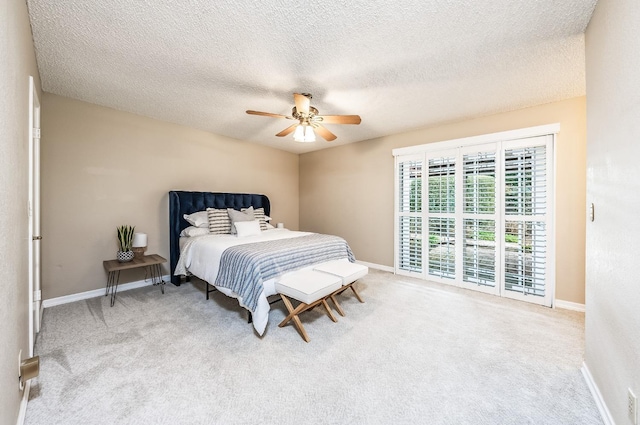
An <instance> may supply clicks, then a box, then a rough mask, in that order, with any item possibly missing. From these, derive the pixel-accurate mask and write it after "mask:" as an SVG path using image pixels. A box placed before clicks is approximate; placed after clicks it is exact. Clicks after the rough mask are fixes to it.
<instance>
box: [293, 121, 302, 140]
mask: <svg viewBox="0 0 640 425" xmlns="http://www.w3.org/2000/svg"><path fill="white" fill-rule="evenodd" d="M293 140H295V141H296V142H304V127H303V126H301V125H299V126H297V127H296V131H295V132H294V133H293Z"/></svg>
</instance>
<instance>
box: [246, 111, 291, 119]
mask: <svg viewBox="0 0 640 425" xmlns="http://www.w3.org/2000/svg"><path fill="white" fill-rule="evenodd" d="M247 114H249V115H262V116H264V117H273V118H290V117H288V116H286V115H280V114H272V113H271V112H260V111H247Z"/></svg>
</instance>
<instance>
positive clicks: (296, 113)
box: [247, 93, 361, 142]
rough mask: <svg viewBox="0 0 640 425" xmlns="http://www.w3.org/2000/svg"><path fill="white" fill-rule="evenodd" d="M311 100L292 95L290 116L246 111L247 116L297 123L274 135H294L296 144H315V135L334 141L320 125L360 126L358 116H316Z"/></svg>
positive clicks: (302, 94)
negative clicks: (293, 104)
mask: <svg viewBox="0 0 640 425" xmlns="http://www.w3.org/2000/svg"><path fill="white" fill-rule="evenodd" d="M311 98H312V96H311V95H310V94H309V93H294V94H293V100H294V102H295V104H296V106H294V107H293V109H292V110H291V116H287V115H280V114H272V113H270V112H260V111H251V110H249V111H247V114H249V115H262V116H265V117H273V118H285V119H288V120H295V121H297V122H296V123H295V124H292V125H290V126H289V127H287V128H285V129H284V130H282V131H281V132H280V133H278V134H276V136H278V137H284V136H286V135H288V134H291V133H294V134H293V139H294V140H295V141H296V142H315V141H316V136H315V133H318V135H319V136H320V137H322V138H323V139H324V140H326V141H327V142H331V141H333V140H336V135H335V134H333V133H332V132H330V131H329V130H327V129H326V128H324V127H323V126H322V124H360V121H361V119H360V116H358V115H318V110H317V109H316V108H314V107H313V106H311ZM314 131H315V133H314Z"/></svg>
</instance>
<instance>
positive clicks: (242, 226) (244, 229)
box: [234, 220, 262, 238]
mask: <svg viewBox="0 0 640 425" xmlns="http://www.w3.org/2000/svg"><path fill="white" fill-rule="evenodd" d="M234 226H235V228H236V232H237V235H238V237H239V238H244V237H246V236H255V235H259V234H260V233H261V232H262V230H260V223H259V222H258V220H253V221H239V222H237V223H236V224H234Z"/></svg>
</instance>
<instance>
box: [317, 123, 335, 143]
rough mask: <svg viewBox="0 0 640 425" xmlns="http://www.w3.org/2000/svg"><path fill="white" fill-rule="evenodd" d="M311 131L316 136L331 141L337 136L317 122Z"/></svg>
mask: <svg viewBox="0 0 640 425" xmlns="http://www.w3.org/2000/svg"><path fill="white" fill-rule="evenodd" d="M313 131H315V132H316V134H317V135H318V136H320V137H322V138H323V139H324V140H326V141H327V142H332V141H334V140H336V138H337V136H336V135H335V134H333V133H332V132H330V131H329V130H327V129H326V128H324V127H323V126H321V125H318V124H316V125H314V126H313Z"/></svg>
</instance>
